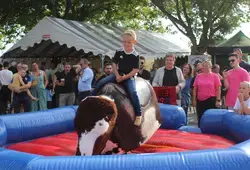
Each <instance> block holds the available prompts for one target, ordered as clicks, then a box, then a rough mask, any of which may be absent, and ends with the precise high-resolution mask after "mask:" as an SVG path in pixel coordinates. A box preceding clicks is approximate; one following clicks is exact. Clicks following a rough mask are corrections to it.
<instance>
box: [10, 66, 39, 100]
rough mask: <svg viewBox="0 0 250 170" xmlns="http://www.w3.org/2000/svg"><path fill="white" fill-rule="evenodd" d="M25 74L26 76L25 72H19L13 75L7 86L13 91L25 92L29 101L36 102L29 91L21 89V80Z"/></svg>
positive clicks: (22, 84)
mask: <svg viewBox="0 0 250 170" xmlns="http://www.w3.org/2000/svg"><path fill="white" fill-rule="evenodd" d="M25 74H26V72H25V70H21V71H20V72H18V73H15V74H14V75H13V79H12V81H11V84H10V85H9V86H10V89H14V90H17V91H19V92H22V91H26V92H27V94H28V96H29V97H30V98H31V100H34V101H37V100H38V99H37V98H35V97H34V96H32V94H31V92H30V90H29V89H22V88H21V87H22V86H25V84H24V82H23V79H22V77H24V76H25Z"/></svg>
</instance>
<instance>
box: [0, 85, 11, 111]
mask: <svg viewBox="0 0 250 170" xmlns="http://www.w3.org/2000/svg"><path fill="white" fill-rule="evenodd" d="M10 99H11V91H10V90H9V89H8V86H4V85H3V86H2V88H1V90H0V114H6V111H7V108H8V102H10Z"/></svg>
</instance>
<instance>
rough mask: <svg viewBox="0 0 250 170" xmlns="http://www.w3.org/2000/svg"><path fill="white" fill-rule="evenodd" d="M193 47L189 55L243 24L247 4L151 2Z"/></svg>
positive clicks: (232, 0) (226, 0)
mask: <svg viewBox="0 0 250 170" xmlns="http://www.w3.org/2000/svg"><path fill="white" fill-rule="evenodd" d="M152 3H153V4H154V5H155V6H157V7H158V8H159V9H160V10H161V12H162V13H163V14H164V16H165V17H166V18H168V19H169V20H171V21H172V23H173V24H174V25H175V26H176V27H177V28H178V30H179V31H180V32H182V33H183V34H184V35H186V36H187V37H188V38H189V39H190V41H191V43H192V47H191V49H192V54H199V53H203V52H204V51H205V50H206V48H207V47H208V46H209V45H211V44H214V43H215V40H218V39H221V38H222V37H224V36H225V35H226V34H228V33H230V32H231V31H232V30H233V29H234V28H236V27H237V26H239V24H240V23H241V22H244V21H246V19H247V14H248V11H247V10H249V9H248V8H246V5H247V3H248V4H249V0H152Z"/></svg>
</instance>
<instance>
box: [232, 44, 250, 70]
mask: <svg viewBox="0 0 250 170" xmlns="http://www.w3.org/2000/svg"><path fill="white" fill-rule="evenodd" d="M233 54H237V55H238V57H239V61H240V64H239V66H240V67H242V68H244V69H245V70H246V71H247V72H248V73H249V72H250V64H248V63H247V62H245V61H244V60H243V59H242V57H243V53H242V51H241V49H240V48H235V49H233Z"/></svg>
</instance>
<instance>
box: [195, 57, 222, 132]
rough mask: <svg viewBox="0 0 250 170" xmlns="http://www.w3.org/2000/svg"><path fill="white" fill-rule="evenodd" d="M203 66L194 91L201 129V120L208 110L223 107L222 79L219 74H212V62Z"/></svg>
mask: <svg viewBox="0 0 250 170" xmlns="http://www.w3.org/2000/svg"><path fill="white" fill-rule="evenodd" d="M202 65H203V73H201V74H198V75H197V77H196V79H195V81H194V90H193V105H194V106H196V109H197V116H198V126H199V127H200V119H201V117H202V115H203V113H204V112H205V111H206V110H208V109H214V108H216V107H219V106H221V98H220V97H221V95H220V94H221V89H220V86H221V82H220V78H219V76H218V75H217V74H215V73H212V71H211V68H212V63H211V62H210V61H204V62H203V63H202ZM196 96H197V99H196Z"/></svg>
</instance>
